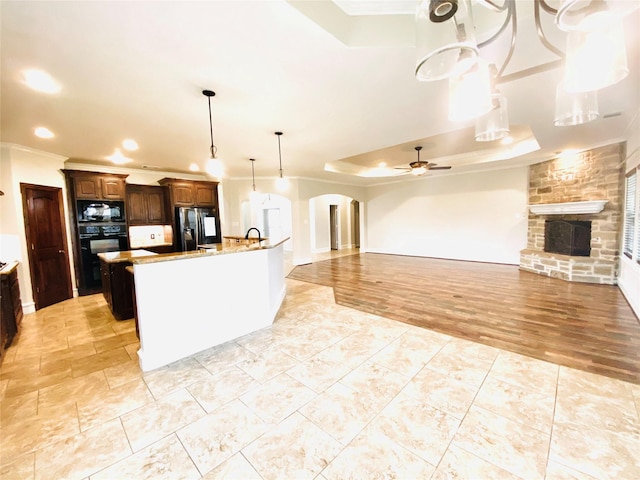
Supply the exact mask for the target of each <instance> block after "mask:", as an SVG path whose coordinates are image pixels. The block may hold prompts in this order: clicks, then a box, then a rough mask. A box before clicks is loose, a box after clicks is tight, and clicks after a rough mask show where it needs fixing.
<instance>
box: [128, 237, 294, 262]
mask: <svg viewBox="0 0 640 480" xmlns="http://www.w3.org/2000/svg"><path fill="white" fill-rule="evenodd" d="M287 240H289V237H285V238H283V239H281V240H278V241H273V240H267V241H264V240H263V241H262V242H260V243H258V242H255V243H252V244H250V245H242V244H238V245H233V244H232V245H229V244H227V245H225V244H224V243H212V244H209V245H198V250H191V251H189V252H173V253H159V254H157V255H154V256H153V257H136V258H132V259H131V260H130V261H131V263H133V264H134V265H144V264H146V263H157V262H167V261H169V260H181V259H186V258H198V257H208V256H212V255H227V254H233V253H243V252H251V251H253V250H265V249H269V248H275V247H277V246H279V245H282V244H283V243H284V242H286V241H287Z"/></svg>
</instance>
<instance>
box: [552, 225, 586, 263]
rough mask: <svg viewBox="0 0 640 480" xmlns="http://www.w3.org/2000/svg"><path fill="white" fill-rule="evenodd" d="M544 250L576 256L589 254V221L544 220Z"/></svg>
mask: <svg viewBox="0 0 640 480" xmlns="http://www.w3.org/2000/svg"><path fill="white" fill-rule="evenodd" d="M544 251H545V252H549V253H560V254H562V255H572V256H576V257H588V256H590V255H591V222H587V221H576V220H546V221H545V222H544Z"/></svg>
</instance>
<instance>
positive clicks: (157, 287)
mask: <svg viewBox="0 0 640 480" xmlns="http://www.w3.org/2000/svg"><path fill="white" fill-rule="evenodd" d="M287 240H288V238H284V239H282V240H279V241H266V242H265V241H263V242H259V243H254V244H251V245H237V246H236V245H234V246H231V245H223V244H213V245H200V246H199V250H196V251H189V252H174V253H166V254H158V255H154V256H149V257H139V258H133V259H132V260H131V263H132V264H133V271H134V282H135V291H136V306H137V318H138V329H139V335H140V350H139V351H138V357H139V359H140V368H141V369H142V370H143V371H149V370H153V369H155V368H158V367H161V366H163V365H167V364H169V363H171V362H174V361H176V360H180V359H182V358H185V357H188V356H190V355H193V354H194V353H197V352H200V351H202V350H206V349H207V348H210V347H213V346H215V345H219V344H222V343H224V342H227V341H229V340H233V339H234V338H238V337H241V336H242V335H246V334H248V333H251V332H253V331H256V330H259V329H261V328H264V327H267V326H269V325H271V324H272V323H273V320H274V319H275V316H276V314H277V313H278V310H279V308H280V305H281V303H282V300H283V299H284V296H285V281H284V258H283V244H284V242H286V241H287Z"/></svg>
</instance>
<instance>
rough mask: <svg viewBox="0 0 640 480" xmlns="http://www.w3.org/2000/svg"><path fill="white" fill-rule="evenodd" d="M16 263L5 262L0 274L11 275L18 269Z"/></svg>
mask: <svg viewBox="0 0 640 480" xmlns="http://www.w3.org/2000/svg"><path fill="white" fill-rule="evenodd" d="M18 263H19V262H7V264H6V265H5V266H4V267H2V269H1V270H0V274H1V275H9V274H10V273H13V271H14V270H15V269H16V268H18Z"/></svg>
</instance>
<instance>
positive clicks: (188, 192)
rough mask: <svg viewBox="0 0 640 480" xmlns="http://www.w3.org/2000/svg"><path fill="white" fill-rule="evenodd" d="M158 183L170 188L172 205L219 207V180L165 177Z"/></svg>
mask: <svg viewBox="0 0 640 480" xmlns="http://www.w3.org/2000/svg"><path fill="white" fill-rule="evenodd" d="M158 183H159V184H160V185H164V186H167V187H168V188H169V203H170V205H171V206H172V207H213V208H218V182H205V181H198V180H195V181H194V180H180V179H176V178H163V179H162V180H160V181H158Z"/></svg>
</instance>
